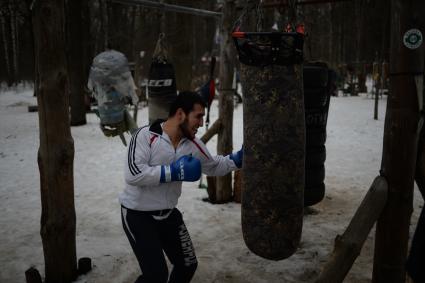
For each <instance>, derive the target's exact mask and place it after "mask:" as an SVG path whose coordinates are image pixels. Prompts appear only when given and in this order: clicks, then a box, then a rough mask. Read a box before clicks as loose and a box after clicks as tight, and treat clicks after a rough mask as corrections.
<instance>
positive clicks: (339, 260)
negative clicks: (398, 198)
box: [316, 176, 388, 283]
mask: <svg viewBox="0 0 425 283" xmlns="http://www.w3.org/2000/svg"><path fill="white" fill-rule="evenodd" d="M387 193H388V183H387V181H386V180H385V178H383V177H380V176H378V177H376V178H375V180H374V181H373V183H372V185H371V187H370V189H369V191H368V192H367V194H366V196H365V198H364V199H363V201H362V203H361V204H360V206H359V208H358V209H357V211H356V213H355V215H354V216H353V218H352V219H351V221H350V224H349V225H348V227H347V229H346V230H345V232H344V234H343V235H342V236H340V235H338V236H336V239H335V247H334V250H333V252H332V254H331V255H330V257H329V260H328V261H327V263H326V264H325V266H324V268H323V270H322V272H321V273H320V275H319V278H318V279H317V281H316V283H329V282H333V283H338V282H342V281H343V280H344V278H345V276H346V275H347V273H348V271H349V270H350V269H351V266H352V265H353V263H354V261H355V260H356V258H357V257H358V255H359V254H360V251H361V249H362V246H363V243H364V242H365V240H366V238H367V235H369V232H370V229H372V227H373V225H374V224H375V222H376V220H377V219H378V217H379V215H380V214H381V212H382V210H383V208H384V206H385V202H386V201H387Z"/></svg>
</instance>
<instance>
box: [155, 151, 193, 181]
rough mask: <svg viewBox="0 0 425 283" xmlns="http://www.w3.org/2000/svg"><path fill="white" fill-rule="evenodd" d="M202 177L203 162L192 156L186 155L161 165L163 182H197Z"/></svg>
mask: <svg viewBox="0 0 425 283" xmlns="http://www.w3.org/2000/svg"><path fill="white" fill-rule="evenodd" d="M200 177H201V162H200V161H199V160H198V159H197V158H195V157H192V156H189V155H184V156H182V157H180V158H179V159H178V160H177V161H176V162H173V163H171V164H170V165H163V166H161V179H160V182H161V183H167V182H172V181H188V182H195V181H197V180H199V178H200Z"/></svg>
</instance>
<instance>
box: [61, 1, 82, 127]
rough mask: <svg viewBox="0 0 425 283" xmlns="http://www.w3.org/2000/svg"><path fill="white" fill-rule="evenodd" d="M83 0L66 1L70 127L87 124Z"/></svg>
mask: <svg viewBox="0 0 425 283" xmlns="http://www.w3.org/2000/svg"><path fill="white" fill-rule="evenodd" d="M84 3H86V1H83V0H67V1H66V4H67V5H66V7H67V15H68V17H67V19H68V21H67V33H66V34H67V44H66V46H67V49H68V52H67V54H68V74H69V90H70V106H71V126H80V125H85V124H87V120H86V104H85V92H84V89H85V88H84V86H85V82H86V79H85V77H84V75H85V74H86V72H85V70H84V69H85V68H84V60H83V59H84V58H83V54H84V50H83V49H84V47H83V35H84V33H83V26H82V21H83V16H82V13H83V5H84Z"/></svg>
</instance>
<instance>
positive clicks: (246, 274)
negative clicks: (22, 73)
mask: <svg viewBox="0 0 425 283" xmlns="http://www.w3.org/2000/svg"><path fill="white" fill-rule="evenodd" d="M35 103H36V99H35V98H34V97H33V96H32V89H29V88H18V89H12V90H10V89H9V90H4V89H3V90H0V215H1V217H0V227H1V228H0V229H1V233H0V255H1V256H0V266H1V268H0V282H5V283H6V282H7V283H18V282H19V283H21V282H24V281H25V276H24V272H25V270H26V269H28V268H29V267H30V266H35V267H36V268H38V269H39V270H40V272H41V273H42V275H43V273H44V265H43V262H44V259H43V250H42V244H41V237H40V234H39V229H40V214H41V209H40V207H41V204H40V188H39V186H40V185H39V172H38V166H37V150H38V144H39V136H38V116H37V113H29V112H28V111H27V106H28V105H34V104H35ZM215 103H216V102H215ZM373 103H374V102H373V100H372V99H370V98H367V97H365V96H360V97H332V101H331V104H330V111H329V120H328V140H327V144H326V145H327V160H326V180H325V182H326V197H325V199H324V200H323V201H322V202H321V203H319V204H317V205H315V206H313V207H312V210H311V211H310V213H309V214H306V215H305V217H304V227H303V235H302V241H301V245H300V247H299V249H298V251H297V252H296V253H295V254H294V255H293V256H292V257H290V258H289V259H286V260H283V261H277V262H275V261H269V260H265V259H262V258H260V257H258V256H256V255H254V254H253V253H252V252H250V251H249V250H248V249H247V248H246V246H245V244H244V242H243V239H242V232H241V223H240V222H241V220H240V204H236V203H229V204H224V205H211V204H209V203H206V202H203V201H202V198H204V197H206V196H207V193H206V191H205V190H204V189H199V188H198V183H186V184H185V185H184V190H183V195H182V197H181V199H180V203H179V205H178V207H179V209H180V210H181V211H182V212H183V213H184V218H185V221H186V225H187V226H188V229H189V231H190V233H191V237H192V240H193V242H194V246H195V249H196V253H197V257H198V260H199V267H198V270H197V272H196V274H195V277H194V279H193V282H219V283H221V282H229V283H230V282H253V283H261V282H264V283H266V282H267V283H272V282H313V280H314V278H315V277H316V276H317V275H318V273H319V270H320V267H321V266H322V264H323V262H324V261H325V260H326V258H327V255H328V253H329V252H330V251H331V250H332V249H333V241H334V238H335V236H336V235H337V234H342V233H343V232H344V230H345V228H346V226H347V225H348V223H349V221H350V219H351V217H352V216H353V214H354V212H355V210H356V208H357V207H358V205H359V204H360V202H361V200H362V199H363V197H364V195H365V194H366V191H367V190H368V188H369V186H370V184H371V183H372V181H373V179H374V177H375V176H377V175H378V171H379V168H380V162H381V154H382V137H383V129H384V116H385V107H386V99H385V98H384V99H381V100H380V102H379V120H374V119H373V106H374V104H373ZM216 106H217V105H216V104H215V105H214V106H213V107H212V108H213V109H212V114H211V121H214V120H215V118H216V117H217V107H216ZM234 118H235V120H234V148H235V149H239V148H240V146H241V144H242V107H241V106H239V107H238V108H237V109H236V110H235V115H234ZM87 119H88V124H87V125H85V126H80V127H73V128H72V136H73V138H74V143H75V160H74V179H75V205H76V213H77V255H78V258H80V257H90V258H91V259H92V260H93V265H94V268H93V270H92V271H91V272H90V273H89V274H87V275H86V276H81V277H79V278H78V280H77V282H78V283H85V282H90V283H92V282H93V283H94V282H96V283H132V282H134V280H135V278H136V277H137V275H138V273H139V269H138V265H137V261H136V258H135V257H134V256H133V253H132V251H131V248H130V245H129V243H128V241H127V238H126V237H125V234H124V232H123V230H122V226H121V220H120V208H119V204H118V201H117V195H118V193H119V192H120V191H121V190H122V188H123V170H122V168H123V162H124V156H125V147H124V146H123V145H122V143H121V141H120V140H119V138H106V137H104V136H103V134H102V132H101V130H100V129H99V126H98V123H99V121H98V118H97V117H96V116H95V115H94V114H88V115H87ZM146 121H147V109H146V108H144V109H142V110H141V111H140V113H139V120H138V124H139V125H143V124H145V123H146ZM203 131H204V129H202V130H201V131H200V133H199V134H198V135H199V136H201V135H202V133H203ZM126 137H127V140H128V139H129V136H126ZM208 148H209V149H210V151H211V152H212V153H215V151H216V150H215V148H216V138H213V139H212V140H211V141H210V142H209V144H208ZM422 206H423V201H422V199H421V197H420V195H419V193H418V191H417V189H415V200H414V213H413V217H412V221H411V222H412V225H411V235H412V234H413V230H414V228H415V225H416V222H417V218H418V213H419V212H420V208H421V207H422ZM373 240H374V231H372V232H371V233H370V235H369V237H368V239H367V241H366V243H365V245H364V247H363V250H362V252H361V255H360V256H359V257H358V259H357V260H356V262H355V264H354V266H353V268H352V270H351V271H350V273H349V274H348V276H347V278H346V280H345V282H350V283H351V282H352V283H354V282H369V281H370V278H371V272H372V257H373Z"/></svg>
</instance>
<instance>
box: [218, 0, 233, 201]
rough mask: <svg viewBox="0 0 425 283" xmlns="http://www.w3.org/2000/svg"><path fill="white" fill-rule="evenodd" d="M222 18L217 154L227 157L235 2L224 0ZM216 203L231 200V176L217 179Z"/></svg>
mask: <svg viewBox="0 0 425 283" xmlns="http://www.w3.org/2000/svg"><path fill="white" fill-rule="evenodd" d="M223 12H224V15H223V18H222V22H221V27H220V38H221V43H220V76H219V77H220V89H221V90H220V97H219V109H218V115H219V117H220V120H221V125H222V127H221V129H220V131H219V132H218V140H217V153H218V154H221V155H227V154H229V153H231V152H232V149H233V136H232V135H233V90H232V83H233V68H234V64H235V62H234V60H235V56H236V55H235V47H234V46H233V41H232V38H231V35H230V33H231V29H232V27H233V24H234V15H235V1H234V0H226V1H224V6H223ZM216 184H217V192H216V198H217V199H216V201H217V202H219V203H223V202H229V201H231V200H232V174H231V173H229V174H227V175H225V176H222V177H217V183H216Z"/></svg>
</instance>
